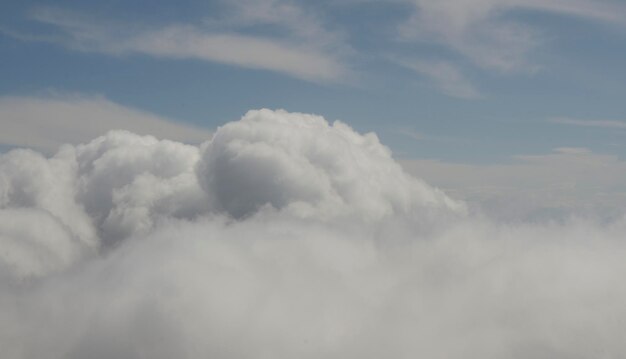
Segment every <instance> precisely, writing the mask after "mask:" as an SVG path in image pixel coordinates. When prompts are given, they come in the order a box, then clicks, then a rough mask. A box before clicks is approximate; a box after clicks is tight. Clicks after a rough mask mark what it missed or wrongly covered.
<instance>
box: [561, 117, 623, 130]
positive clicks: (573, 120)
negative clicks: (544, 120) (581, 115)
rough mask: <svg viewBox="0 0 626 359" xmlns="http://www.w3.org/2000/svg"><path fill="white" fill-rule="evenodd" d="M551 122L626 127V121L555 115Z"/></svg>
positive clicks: (586, 125) (583, 125)
mask: <svg viewBox="0 0 626 359" xmlns="http://www.w3.org/2000/svg"><path fill="white" fill-rule="evenodd" d="M549 121H550V122H553V123H558V124H561V125H571V126H581V127H602V128H617V129H626V121H615V120H581V119H576V118H570V117H554V118H551V119H549Z"/></svg>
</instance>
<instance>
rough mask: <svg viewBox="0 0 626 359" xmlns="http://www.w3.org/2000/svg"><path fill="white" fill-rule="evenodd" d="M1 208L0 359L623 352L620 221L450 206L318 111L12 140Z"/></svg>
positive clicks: (0, 170)
mask: <svg viewBox="0 0 626 359" xmlns="http://www.w3.org/2000/svg"><path fill="white" fill-rule="evenodd" d="M0 208H1V209H0V319H1V320H0V347H2V348H3V356H4V357H6V358H39V357H42V356H45V357H49V358H85V357H89V358H108V357H124V358H143V357H151V358H171V357H181V358H199V357H203V358H204V357H216V358H230V357H268V358H269V357H272V358H292V357H304V358H307V357H311V358H313V357H320V356H323V357H330V358H335V357H336V358H351V357H355V358H356V357H360V358H379V357H382V356H386V357H407V358H408V357H432V358H525V357H550V358H572V357H590V356H598V355H605V356H608V357H619V356H621V355H622V354H623V353H625V352H626V347H625V346H624V344H623V341H622V340H621V333H623V330H624V327H623V323H624V319H626V311H624V310H623V301H624V299H626V287H624V286H623V285H622V284H621V278H623V275H624V274H626V265H624V264H623V260H622V259H623V256H624V254H626V253H625V252H626V245H625V244H624V243H623V240H622V239H623V233H624V230H625V229H626V222H624V221H622V220H618V221H614V222H611V223H610V224H606V223H605V224H603V225H599V224H596V223H594V222H591V221H584V220H569V221H565V222H563V223H561V224H557V223H551V224H546V225H533V224H524V223H521V224H517V225H514V226H512V225H506V224H502V223H498V222H495V221H493V220H490V219H488V218H484V217H479V216H474V215H471V214H468V213H467V210H466V207H465V205H464V204H463V203H461V202H458V201H455V200H453V199H451V198H449V197H448V196H446V195H445V194H444V193H442V192H441V191H439V190H437V189H435V188H433V187H431V186H429V185H427V184H426V183H424V182H423V181H421V180H419V179H416V178H414V177H411V176H409V175H408V174H406V173H405V172H404V171H403V170H402V168H401V167H400V166H399V165H398V164H397V163H396V162H395V161H394V160H393V159H392V157H391V153H390V151H389V150H388V149H387V148H386V147H385V146H383V145H381V144H380V142H379V141H378V139H377V137H376V135H374V134H366V135H361V134H358V133H356V132H355V131H353V130H352V129H351V128H350V127H349V126H347V125H346V124H344V123H341V122H335V123H332V124H329V123H328V122H327V121H326V120H324V119H323V118H321V117H319V116H314V115H307V114H299V113H287V112H284V111H270V110H259V111H250V112H249V113H248V114H246V115H245V116H244V117H243V118H242V119H241V120H240V121H237V122H233V123H229V124H226V125H224V126H222V127H221V128H219V129H218V130H217V131H216V133H215V134H214V136H213V137H212V138H211V139H209V140H208V141H206V142H205V143H204V144H202V145H201V146H199V147H196V146H190V145H185V144H182V143H179V142H174V141H170V140H157V139H156V138H154V137H151V136H139V135H135V134H132V133H129V132H124V131H114V132H110V133H108V134H107V135H105V136H102V137H99V138H96V139H94V140H92V141H91V142H89V143H86V144H81V145H76V146H74V145H66V146H63V147H62V148H61V149H60V150H59V151H58V152H57V154H55V155H54V156H52V157H49V158H47V157H44V156H43V155H41V154H39V153H36V152H34V151H30V150H15V151H12V152H9V153H7V154H5V155H2V157H0Z"/></svg>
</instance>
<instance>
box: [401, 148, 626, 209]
mask: <svg viewBox="0 0 626 359" xmlns="http://www.w3.org/2000/svg"><path fill="white" fill-rule="evenodd" d="M401 163H402V164H403V166H404V168H405V169H406V170H407V171H408V172H409V173H412V174H413V175H419V176H420V177H423V178H424V179H426V180H427V181H428V182H430V183H433V184H435V185H437V186H439V187H441V188H444V189H446V191H448V192H449V193H453V194H454V195H455V196H457V197H459V198H462V199H465V200H467V201H469V202H470V203H472V204H473V205H478V206H479V207H481V208H482V209H483V210H485V211H487V212H488V213H489V214H490V215H492V216H496V217H500V218H508V219H519V218H534V219H543V220H552V219H555V218H562V217H563V216H565V217H567V216H571V215H575V214H578V215H581V214H584V215H597V216H600V217H606V216H615V215H618V216H619V215H620V214H621V213H622V212H623V211H624V209H625V208H626V206H624V203H625V202H624V199H626V186H625V184H626V163H625V162H624V161H622V160H621V159H620V158H618V157H617V156H613V155H606V154H598V153H594V152H592V151H590V150H588V149H586V148H557V149H555V150H554V152H553V153H549V154H544V155H527V156H517V157H516V158H514V159H513V162H512V163H505V164H476V165H472V164H459V163H446V162H442V161H436V160H423V159H413V160H403V161H401ZM599 173H601V174H602V175H601V176H599V175H598V174H599Z"/></svg>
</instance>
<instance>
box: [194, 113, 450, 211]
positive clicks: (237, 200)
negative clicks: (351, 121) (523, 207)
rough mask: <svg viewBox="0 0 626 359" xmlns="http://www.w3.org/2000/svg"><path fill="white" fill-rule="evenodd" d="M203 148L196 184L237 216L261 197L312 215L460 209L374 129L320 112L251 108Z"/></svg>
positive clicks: (255, 205) (256, 207)
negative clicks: (408, 169)
mask: <svg viewBox="0 0 626 359" xmlns="http://www.w3.org/2000/svg"><path fill="white" fill-rule="evenodd" d="M203 152H204V154H203V160H202V162H201V163H200V168H199V178H200V181H201V184H202V185H203V187H204V188H205V189H206V190H207V191H208V192H209V193H213V194H214V195H215V199H216V200H217V203H216V204H217V205H218V206H219V208H221V209H223V210H224V211H226V212H228V213H229V214H231V215H233V216H234V217H237V218H240V217H245V216H248V215H250V214H253V213H255V212H256V211H258V210H259V208H261V207H262V206H264V205H267V204H269V205H271V206H272V207H274V208H276V209H285V210H288V211H290V212H293V213H294V214H297V215H300V216H303V217H316V218H320V217H321V218H328V217H337V216H342V215H346V214H348V213H355V212H356V214H358V215H359V216H360V217H365V218H371V219H378V218H381V217H385V216H393V215H415V216H425V215H429V214H430V213H429V212H432V211H439V210H441V209H446V210H451V211H454V210H461V205H460V204H458V203H455V202H454V201H452V200H450V199H449V198H448V197H446V196H445V195H444V194H443V193H441V192H440V191H438V190H435V189H433V188H431V187H430V186H428V185H426V184H425V183H423V182H421V181H419V180H417V179H415V178H412V177H410V176H408V175H406V174H405V173H404V172H403V171H402V169H401V168H400V166H399V165H398V164H397V163H395V162H394V161H393V160H392V158H391V152H390V151H389V149H387V148H386V147H384V146H382V145H381V144H380V142H379V141H378V138H377V137H376V135H375V134H373V133H369V134H366V135H364V136H362V135H359V134H357V133H356V132H354V131H353V130H352V129H351V128H350V127H348V126H347V125H345V124H343V123H341V122H335V123H334V124H333V125H329V124H328V122H326V120H324V119H323V118H322V117H318V116H313V115H306V114H300V113H287V112H285V111H276V112H273V111H270V110H260V111H251V112H249V113H248V114H246V116H244V118H243V119H242V120H241V121H238V122H233V123H229V124H227V125H225V126H224V127H221V128H220V129H219V130H218V131H217V133H216V134H215V137H214V138H213V140H212V141H210V142H209V143H208V145H207V146H206V147H205V149H204V151H203Z"/></svg>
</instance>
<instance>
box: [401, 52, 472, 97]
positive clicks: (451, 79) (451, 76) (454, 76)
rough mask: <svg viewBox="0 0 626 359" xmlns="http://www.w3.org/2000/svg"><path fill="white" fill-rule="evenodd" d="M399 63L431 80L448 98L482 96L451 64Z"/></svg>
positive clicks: (416, 61)
mask: <svg viewBox="0 0 626 359" xmlns="http://www.w3.org/2000/svg"><path fill="white" fill-rule="evenodd" d="M399 63H400V64H402V65H403V66H405V67H407V68H409V69H411V70H413V71H415V72H417V73H419V74H420V75H423V76H426V77H427V78H429V79H430V80H431V81H432V82H433V83H434V85H435V86H436V87H438V88H439V90H440V91H441V92H442V93H444V94H446V95H448V96H451V97H458V98H463V99H477V98H480V97H481V96H482V95H481V94H480V91H478V89H476V88H475V87H474V85H472V83H471V82H470V81H469V80H468V79H467V78H466V77H465V75H463V73H462V72H461V71H460V70H459V69H458V68H457V67H456V66H455V65H454V64H452V63H450V62H447V61H435V62H428V61H422V60H413V61H401V62H399Z"/></svg>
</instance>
